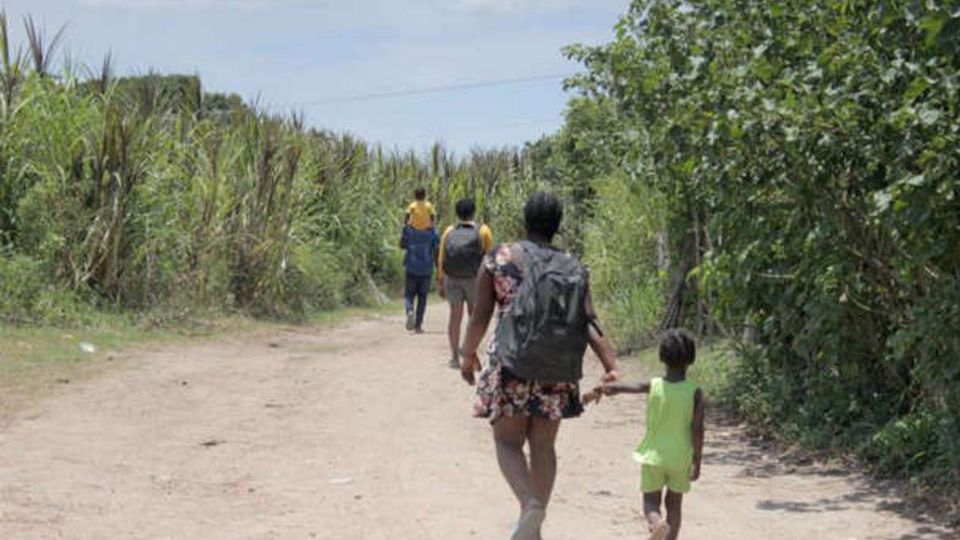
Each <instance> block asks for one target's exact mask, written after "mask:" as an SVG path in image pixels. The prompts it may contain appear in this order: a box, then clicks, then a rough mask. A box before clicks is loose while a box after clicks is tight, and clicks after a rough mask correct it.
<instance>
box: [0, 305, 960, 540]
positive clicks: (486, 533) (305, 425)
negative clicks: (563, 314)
mask: <svg viewBox="0 0 960 540" xmlns="http://www.w3.org/2000/svg"><path fill="white" fill-rule="evenodd" d="M444 316H445V308H444V307H443V306H439V305H434V306H433V309H432V310H431V311H430V313H429V315H428V321H427V326H428V329H429V330H431V331H429V332H428V333H427V334H425V335H419V336H413V335H409V334H408V333H407V332H406V331H404V330H403V328H402V320H401V318H400V317H386V318H380V319H375V320H356V321H352V322H349V323H345V324H342V325H340V326H338V327H335V328H326V329H320V330H317V329H313V330H311V329H303V328H301V329H288V330H286V331H280V332H278V333H277V334H276V335H272V336H239V337H236V338H232V339H223V340H217V341H216V342H209V343H203V344H195V345H186V346H182V347H169V346H164V347H160V348H156V349H153V350H144V351H139V352H137V353H128V354H127V357H126V358H125V359H123V360H122V361H119V360H118V361H117V362H115V363H116V364H118V365H117V367H115V368H113V369H109V370H106V371H105V372H104V373H102V374H100V375H98V376H97V377H95V378H93V379H91V380H87V381H84V382H80V383H74V384H70V385H62V387H61V388H60V389H59V390H58V391H57V392H56V393H55V394H54V395H51V396H48V397H46V398H43V399H41V400H39V401H37V402H34V403H32V404H29V405H28V406H26V407H22V408H20V409H19V411H18V412H17V413H16V415H15V416H14V417H13V419H12V420H10V421H9V422H7V423H6V424H5V425H4V426H3V431H2V432H0V539H4V540H5V539H54V538H81V539H113V538H170V539H200V540H207V539H267V538H283V539H286V538H292V539H297V538H304V539H370V540H380V539H390V540H405V539H454V540H456V539H483V540H488V539H489V540H500V539H506V538H508V536H509V530H510V527H511V524H512V521H513V519H514V517H515V514H516V508H515V503H514V501H513V499H512V497H511V495H510V493H509V491H508V489H507V487H506V485H505V484H504V483H503V481H502V479H501V477H500V475H499V472H498V470H497V466H496V462H495V460H494V455H493V452H492V450H493V448H492V443H491V441H490V432H489V427H488V425H487V423H486V421H484V420H475V419H472V418H470V417H469V415H468V411H469V404H470V401H471V396H472V390H471V389H470V388H469V387H467V386H466V385H464V384H463V383H462V382H461V381H460V379H459V377H458V374H457V372H455V371H453V370H450V369H449V368H447V367H445V365H444V363H445V361H446V358H445V349H446V346H445V337H444V335H443V334H442V333H441V332H440V330H441V328H442V327H443V326H444V325H445V319H444ZM591 368H592V371H591V373H590V375H589V377H588V379H587V380H589V381H592V380H595V379H596V377H597V374H598V372H597V368H596V367H595V366H591ZM626 371H627V373H628V375H637V373H635V372H631V370H630V368H627V369H626ZM642 414H643V405H642V399H638V398H635V397H629V396H627V397H619V398H617V399H615V400H608V401H605V402H603V403H602V404H600V405H599V406H598V407H597V408H594V409H591V410H589V411H588V412H587V414H586V415H585V416H584V417H582V418H580V419H577V420H571V421H568V422H566V423H565V424H564V426H563V427H562V429H561V432H560V441H559V449H558V452H559V456H560V474H559V478H558V481H557V486H556V492H555V498H554V501H553V503H552V505H551V508H550V512H549V516H548V520H547V522H546V524H545V530H544V538H546V539H547V540H574V539H576V540H583V539H590V540H595V539H608V538H642V537H644V535H643V534H642V533H641V530H642V529H641V523H640V513H639V504H640V499H639V495H638V492H637V484H638V480H639V470H638V467H637V466H636V465H635V464H634V463H633V462H632V460H631V459H630V450H631V448H632V447H633V445H634V444H635V442H636V440H637V438H638V437H639V435H640V431H641V429H642ZM709 430H710V431H709V435H708V441H707V445H708V449H707V453H706V457H705V465H704V471H703V479H702V480H701V481H700V482H698V483H696V484H695V486H694V491H693V493H692V494H691V495H689V496H688V498H687V501H686V505H685V508H684V512H685V525H684V530H683V534H682V536H681V537H682V538H686V539H703V540H725V539H731V540H733V539H757V540H759V539H764V540H769V539H776V540H790V539H798V540H799V539H809V538H818V539H820V538H822V539H839V540H853V539H858V540H868V539H895V540H908V539H910V540H912V539H937V540H944V539H948V538H957V536H956V534H955V533H950V532H946V531H943V530H941V529H937V528H936V527H935V526H932V525H928V524H924V523H922V522H918V521H914V520H912V519H909V515H908V512H905V511H904V509H903V508H902V505H898V504H896V501H895V500H894V499H893V498H892V497H891V495H890V494H889V493H887V492H885V491H884V490H882V489H880V488H877V487H875V486H873V485H871V484H870V483H868V482H865V481H864V480H862V479H860V478H859V477H857V476H852V475H847V474H845V473H844V472H843V471H836V470H827V469H824V468H816V467H799V468H795V467H786V466H784V465H781V464H779V463H778V462H777V461H776V460H774V459H772V458H770V457H769V456H767V455H765V453H764V452H763V451H762V450H760V449H758V448H756V447H755V446H751V445H750V444H749V443H748V442H746V441H745V440H744V438H743V436H742V435H741V434H740V432H739V431H738V430H737V428H736V427H729V426H728V427H723V426H718V425H717V424H716V423H713V425H711V426H710V428H709Z"/></svg>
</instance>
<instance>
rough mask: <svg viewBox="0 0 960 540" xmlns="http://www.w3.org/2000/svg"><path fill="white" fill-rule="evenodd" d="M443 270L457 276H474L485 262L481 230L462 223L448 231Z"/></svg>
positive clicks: (449, 274)
mask: <svg viewBox="0 0 960 540" xmlns="http://www.w3.org/2000/svg"><path fill="white" fill-rule="evenodd" d="M443 249H444V251H443V272H444V273H445V274H447V275H448V276H451V277H455V278H472V277H475V276H476V275H477V269H479V268H480V263H481V262H483V241H482V240H481V239H480V230H479V229H477V227H476V226H474V225H471V224H469V223H461V224H459V225H457V226H456V227H454V228H453V230H451V231H450V232H449V233H447V239H446V241H445V242H444V247H443Z"/></svg>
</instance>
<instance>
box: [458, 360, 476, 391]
mask: <svg viewBox="0 0 960 540" xmlns="http://www.w3.org/2000/svg"><path fill="white" fill-rule="evenodd" d="M475 371H480V359H479V358H477V353H475V352H474V353H469V354H468V353H464V354H463V355H462V356H461V357H460V376H461V377H463V380H464V381H466V382H467V384H469V385H470V386H473V385H474V384H476V377H475V376H474V372H475Z"/></svg>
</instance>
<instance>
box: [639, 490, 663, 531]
mask: <svg viewBox="0 0 960 540" xmlns="http://www.w3.org/2000/svg"><path fill="white" fill-rule="evenodd" d="M661 497H662V495H661V493H660V492H659V491H654V492H651V493H644V494H643V515H644V517H646V518H647V530H648V531H649V532H650V534H651V537H652V535H653V534H654V533H656V532H657V529H658V528H659V527H661V524H662V523H664V520H663V514H661V513H660V503H661ZM660 538H663V535H662V533H661V536H660Z"/></svg>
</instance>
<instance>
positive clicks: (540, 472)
mask: <svg viewBox="0 0 960 540" xmlns="http://www.w3.org/2000/svg"><path fill="white" fill-rule="evenodd" d="M528 429H529V431H528V432H527V441H529V443H530V480H531V485H532V487H533V496H534V497H535V498H536V500H537V502H539V503H540V504H541V505H542V506H543V508H546V507H547V504H549V503H550V494H551V493H552V492H553V483H554V481H555V480H556V479H557V452H556V449H555V447H554V445H555V443H556V440H557V431H559V429H560V420H547V419H545V418H531V419H530V426H529V428H528Z"/></svg>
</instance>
